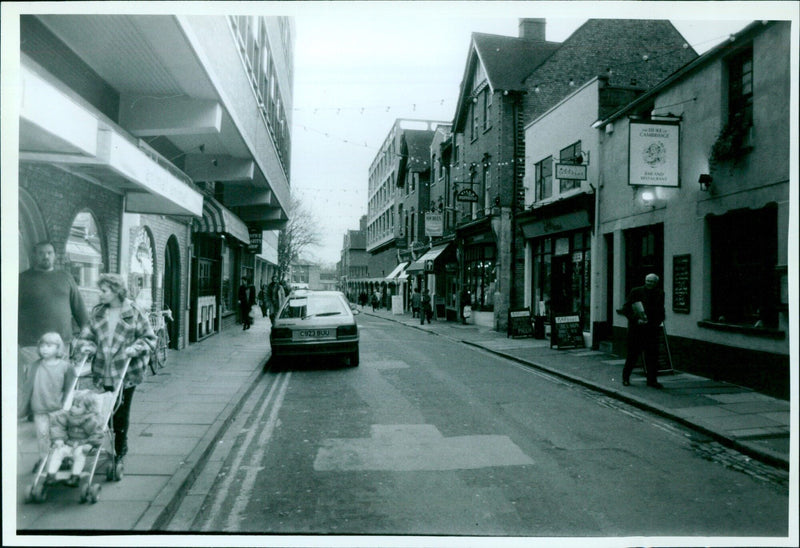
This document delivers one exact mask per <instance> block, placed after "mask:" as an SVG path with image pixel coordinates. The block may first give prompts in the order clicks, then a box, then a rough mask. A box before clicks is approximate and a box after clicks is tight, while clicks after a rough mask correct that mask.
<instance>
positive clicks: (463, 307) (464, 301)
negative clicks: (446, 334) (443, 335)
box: [459, 288, 472, 325]
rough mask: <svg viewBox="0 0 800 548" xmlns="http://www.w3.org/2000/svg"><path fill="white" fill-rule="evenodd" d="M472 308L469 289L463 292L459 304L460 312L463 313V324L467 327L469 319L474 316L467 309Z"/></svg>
mask: <svg viewBox="0 0 800 548" xmlns="http://www.w3.org/2000/svg"><path fill="white" fill-rule="evenodd" d="M471 306H472V295H470V292H469V290H468V289H467V288H464V289H462V290H461V298H460V302H459V309H460V310H459V311H460V312H461V323H462V324H464V325H466V323H467V318H468V317H470V316H471V315H472V310H471V308H470V309H467V307H471Z"/></svg>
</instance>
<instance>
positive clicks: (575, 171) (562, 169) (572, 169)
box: [556, 164, 586, 181]
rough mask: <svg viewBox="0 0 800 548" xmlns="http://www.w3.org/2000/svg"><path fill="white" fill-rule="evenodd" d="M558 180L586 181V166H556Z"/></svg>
mask: <svg viewBox="0 0 800 548" xmlns="http://www.w3.org/2000/svg"><path fill="white" fill-rule="evenodd" d="M556 179H580V180H581V181H585V180H586V166H585V165H583V166H579V165H575V164H556Z"/></svg>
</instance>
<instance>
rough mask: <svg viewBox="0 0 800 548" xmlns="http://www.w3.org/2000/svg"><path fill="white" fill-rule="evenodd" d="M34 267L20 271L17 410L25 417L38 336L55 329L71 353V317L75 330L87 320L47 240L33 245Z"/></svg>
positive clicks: (75, 289) (72, 284) (77, 294)
mask: <svg viewBox="0 0 800 548" xmlns="http://www.w3.org/2000/svg"><path fill="white" fill-rule="evenodd" d="M33 251H34V262H33V267H32V268H29V269H28V270H25V271H24V272H21V273H20V275H19V301H18V311H17V320H18V329H17V345H18V346H17V357H18V359H17V367H18V369H17V391H18V395H19V397H18V400H17V413H18V416H19V417H26V416H27V414H26V413H27V410H28V409H29V408H30V406H29V402H28V400H27V396H28V395H30V390H29V388H28V385H29V383H30V366H31V364H33V362H35V361H36V360H37V359H39V357H40V356H39V352H38V343H39V338H40V337H41V336H42V335H44V334H45V333H50V332H56V333H58V334H59V335H60V336H61V340H62V341H64V345H65V355H66V356H67V357H68V356H70V355H71V353H72V341H73V338H74V337H73V331H72V325H73V321H74V322H75V324H76V325H77V327H78V330H80V329H83V328H84V327H85V326H86V325H87V324H88V323H89V315H88V312H87V310H86V306H85V305H84V302H83V297H82V296H81V293H80V290H79V289H78V285H77V284H76V283H75V279H74V278H73V277H72V276H71V275H70V274H69V273H67V272H64V271H63V270H56V269H55V246H54V245H53V243H52V242H50V241H43V242H39V243H37V244H36V245H35V246H34V250H33Z"/></svg>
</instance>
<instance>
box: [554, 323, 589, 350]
mask: <svg viewBox="0 0 800 548" xmlns="http://www.w3.org/2000/svg"><path fill="white" fill-rule="evenodd" d="M584 346H585V345H584V342H583V328H582V327H581V318H580V316H575V315H571V316H553V325H552V334H551V335H550V347H551V348H553V347H555V348H558V349H559V350H561V349H562V348H583V347H584Z"/></svg>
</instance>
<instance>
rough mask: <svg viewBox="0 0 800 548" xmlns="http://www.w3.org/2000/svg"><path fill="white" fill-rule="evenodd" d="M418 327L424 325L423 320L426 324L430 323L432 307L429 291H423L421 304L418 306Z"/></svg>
mask: <svg viewBox="0 0 800 548" xmlns="http://www.w3.org/2000/svg"><path fill="white" fill-rule="evenodd" d="M420 306H421V308H420V313H419V318H420V322H419V323H420V325H424V324H425V320H426V319H427V320H428V323H431V318H433V306H432V305H431V294H430V291H428V290H427V289H425V291H424V292H423V293H422V304H421V305H420Z"/></svg>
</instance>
